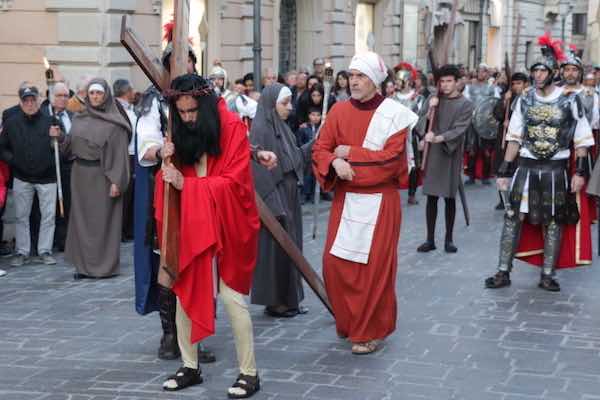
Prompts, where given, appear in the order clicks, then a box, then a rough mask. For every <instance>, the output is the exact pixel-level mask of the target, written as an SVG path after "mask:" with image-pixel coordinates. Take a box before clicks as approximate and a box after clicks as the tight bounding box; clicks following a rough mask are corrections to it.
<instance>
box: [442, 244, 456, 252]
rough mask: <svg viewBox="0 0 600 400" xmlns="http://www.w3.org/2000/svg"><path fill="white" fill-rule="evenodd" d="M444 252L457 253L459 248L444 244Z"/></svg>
mask: <svg viewBox="0 0 600 400" xmlns="http://www.w3.org/2000/svg"><path fill="white" fill-rule="evenodd" d="M444 251H445V252H446V253H456V252H457V251H458V248H457V247H456V246H455V245H454V243H452V242H446V243H444Z"/></svg>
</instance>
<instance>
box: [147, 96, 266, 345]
mask: <svg viewBox="0 0 600 400" xmlns="http://www.w3.org/2000/svg"><path fill="white" fill-rule="evenodd" d="M218 110H219V117H220V119H221V139H220V143H221V154H220V155H219V156H217V157H213V156H209V157H208V159H207V176H206V177H198V176H197V174H196V170H195V167H194V166H185V167H183V169H182V173H183V175H184V177H185V183H184V186H183V190H182V192H181V221H180V241H179V276H178V278H177V281H176V282H175V284H174V286H173V291H174V292H175V294H176V295H177V297H178V298H179V301H180V302H181V305H182V307H183V309H184V310H185V312H186V314H187V315H188V317H189V318H190V320H191V321H192V337H191V341H192V343H195V342H197V341H200V340H202V339H203V338H205V337H207V336H210V335H212V334H214V332H215V296H216V293H215V290H216V288H218V279H219V278H220V279H222V280H223V281H224V282H225V284H227V286H229V287H230V288H232V289H233V290H235V291H237V292H239V293H242V294H248V293H249V291H250V285H251V283H252V274H253V272H254V266H255V264H256V256H257V251H258V230H259V228H260V221H259V218H258V211H257V209H256V202H255V195H254V184H253V181H252V174H251V171H250V150H249V149H250V144H249V142H248V137H247V134H246V133H247V128H246V126H245V125H244V124H243V123H242V122H241V121H240V119H239V118H238V117H237V116H236V115H235V114H233V113H232V112H230V111H228V110H227V108H226V106H225V102H224V101H223V100H222V99H221V100H219V102H218ZM163 188H164V182H163V180H162V172H160V171H159V172H158V174H157V176H156V188H155V192H154V204H155V217H156V221H157V229H158V232H162V221H163V215H162V214H163V190H164V189H163ZM214 261H216V269H213V265H214ZM214 272H217V276H215V274H214ZM215 283H217V285H215Z"/></svg>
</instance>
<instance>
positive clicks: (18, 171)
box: [0, 86, 60, 267]
mask: <svg viewBox="0 0 600 400" xmlns="http://www.w3.org/2000/svg"><path fill="white" fill-rule="evenodd" d="M19 99H20V103H19V106H20V109H19V111H18V112H16V113H15V114H14V115H13V116H11V117H10V118H8V120H7V121H6V123H5V124H4V125H3V129H2V135H0V159H2V160H3V161H5V162H6V163H7V164H8V165H9V166H10V168H11V171H12V174H13V177H14V180H13V193H14V196H15V206H16V214H17V223H16V255H15V257H14V258H13V260H12V262H11V265H12V266H15V267H17V266H21V265H23V264H25V263H26V262H27V261H28V258H29V255H30V252H31V237H30V225H29V216H30V214H31V208H32V202H33V196H34V193H37V196H38V199H39V207H40V214H41V221H40V228H39V236H38V237H39V239H38V246H37V247H38V248H37V251H38V255H39V256H40V260H41V262H43V263H44V264H47V265H51V264H56V260H55V259H54V257H52V243H53V239H54V228H55V215H56V169H55V164H54V153H53V151H52V145H51V142H50V136H49V133H50V132H51V131H59V130H60V128H59V126H58V125H54V121H53V119H52V118H50V117H49V116H47V115H45V114H44V113H42V112H41V110H40V101H39V91H38V89H37V88H36V87H35V86H23V87H21V88H20V89H19Z"/></svg>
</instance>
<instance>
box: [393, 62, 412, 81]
mask: <svg viewBox="0 0 600 400" xmlns="http://www.w3.org/2000/svg"><path fill="white" fill-rule="evenodd" d="M394 76H395V78H396V79H399V80H402V81H412V82H414V81H416V80H417V70H416V69H415V67H413V65H412V64H410V63H407V62H401V63H400V64H398V65H396V66H395V67H394Z"/></svg>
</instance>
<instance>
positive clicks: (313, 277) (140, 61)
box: [121, 0, 333, 314]
mask: <svg viewBox="0 0 600 400" xmlns="http://www.w3.org/2000/svg"><path fill="white" fill-rule="evenodd" d="M189 11H190V3H189V0H175V13H174V24H175V26H174V29H173V53H172V55H171V60H170V61H171V75H169V73H168V72H167V71H166V69H165V68H164V67H163V65H162V62H161V60H160V58H159V57H157V56H156V54H154V52H153V51H152V50H151V49H150V48H149V47H148V46H147V45H146V44H145V43H144V42H143V41H142V40H141V39H140V38H139V36H138V35H136V33H135V31H134V30H133V29H132V27H131V25H130V21H129V17H128V16H127V15H124V16H123V19H122V23H121V44H122V45H123V46H124V47H125V49H127V51H128V52H129V54H130V55H131V56H132V57H133V59H134V60H135V62H136V64H137V65H139V66H140V68H141V69H142V71H143V72H144V74H145V75H146V76H147V77H148V79H150V81H151V82H152V83H153V84H154V86H156V88H157V89H158V90H159V91H160V92H162V91H164V90H165V89H167V88H168V87H169V86H170V83H171V80H172V79H173V78H175V77H177V76H180V75H183V74H185V73H186V72H187V64H188V53H189V42H188V34H189ZM173 112H176V111H175V110H170V113H169V123H168V129H167V139H166V140H168V141H170V140H171V127H172V119H171V116H172V115H173ZM173 161H174V162H175V161H176V160H173ZM163 162H167V163H168V162H171V160H163ZM175 163H176V162H175ZM164 196H165V197H164V209H163V216H164V220H163V229H162V242H161V246H160V268H159V273H158V281H159V283H160V284H161V285H163V286H166V287H171V286H172V285H173V283H174V281H175V280H176V279H177V271H178V269H179V268H178V265H179V239H180V238H179V216H180V210H179V204H180V193H179V191H178V190H176V189H175V188H173V187H172V186H171V185H169V184H167V185H165V193H164ZM256 204H257V207H258V212H259V216H260V219H261V222H262V224H263V225H264V226H265V227H266V228H267V229H268V230H269V231H270V232H271V234H272V235H273V237H274V238H275V240H277V242H278V243H279V244H280V245H281V247H282V248H283V249H284V250H285V252H286V253H287V254H288V256H289V257H290V258H291V260H292V261H293V262H294V264H295V265H296V267H297V268H298V271H299V272H300V274H301V275H302V277H303V278H304V279H305V280H306V282H307V283H308V285H309V286H310V287H311V289H312V290H313V291H314V292H315V294H316V295H317V297H318V298H319V299H320V300H321V302H322V303H323V305H325V307H326V308H327V309H328V310H329V312H330V313H331V314H333V310H332V307H331V304H330V302H329V299H328V298H327V293H326V291H325V287H324V285H323V281H322V280H321V278H320V276H319V275H318V274H317V273H316V272H315V271H314V269H313V268H312V267H311V266H310V264H309V262H308V261H307V260H306V258H305V257H304V256H303V255H302V251H301V250H300V249H299V248H298V246H296V244H295V243H294V241H293V240H292V239H291V237H290V236H289V235H288V234H287V232H286V231H285V230H284V229H283V227H282V226H281V224H280V223H279V221H277V219H276V218H275V217H274V216H273V214H272V213H271V211H270V210H269V209H268V208H267V206H266V205H265V204H264V203H263V201H262V199H261V198H260V196H258V194H256Z"/></svg>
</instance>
